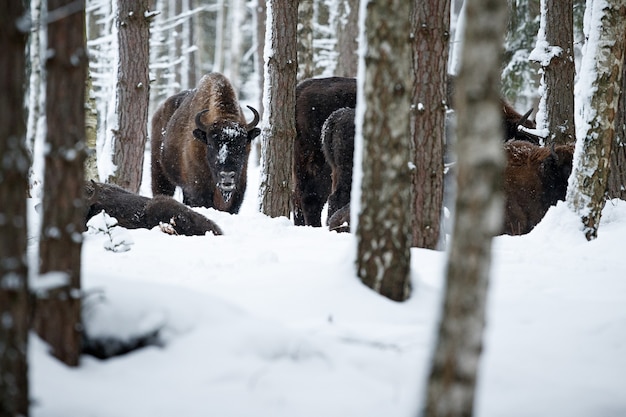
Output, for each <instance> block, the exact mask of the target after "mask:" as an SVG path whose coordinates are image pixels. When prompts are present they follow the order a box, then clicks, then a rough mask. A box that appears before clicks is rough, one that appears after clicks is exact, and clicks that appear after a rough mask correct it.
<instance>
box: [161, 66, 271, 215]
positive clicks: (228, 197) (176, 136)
mask: <svg viewBox="0 0 626 417" xmlns="http://www.w3.org/2000/svg"><path fill="white" fill-rule="evenodd" d="M248 108H249V109H250V110H251V111H252V113H254V119H253V121H252V122H250V123H247V122H246V120H245V117H244V114H243V111H242V109H241V107H240V106H239V102H238V101H237V97H236V95H235V90H234V89H233V87H232V85H231V84H230V82H229V81H228V79H227V78H226V77H224V76H223V75H221V74H217V73H213V74H208V75H205V76H204V77H202V79H201V80H200V82H199V84H198V87H197V88H195V89H194V90H187V91H183V92H181V93H178V94H176V95H174V96H172V97H170V98H168V99H167V100H166V101H165V102H164V103H163V104H161V106H160V107H159V108H158V109H157V110H156V112H155V113H154V115H153V117H152V131H151V146H152V193H153V194H154V195H155V196H156V195H158V194H164V195H170V196H171V195H173V194H174V191H175V189H176V187H177V186H179V187H180V188H181V189H182V191H183V202H184V203H185V204H187V205H190V206H203V207H213V208H215V209H217V210H221V211H227V212H229V213H237V212H238V211H239V208H240V207H241V203H242V202H243V197H244V193H245V191H246V182H247V178H246V175H247V167H248V156H249V154H250V142H251V141H252V139H254V138H255V137H256V136H258V135H259V133H260V132H261V131H260V129H258V128H257V127H256V125H257V124H258V122H259V114H258V112H257V111H256V110H255V109H254V108H252V107H250V106H248Z"/></svg>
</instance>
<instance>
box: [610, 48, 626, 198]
mask: <svg viewBox="0 0 626 417" xmlns="http://www.w3.org/2000/svg"><path fill="white" fill-rule="evenodd" d="M622 65H623V66H622V88H621V92H620V99H619V105H618V108H617V114H616V115H615V140H614V141H613V148H612V149H611V168H610V170H609V190H608V192H609V198H621V199H622V200H626V54H624V62H623V63H622Z"/></svg>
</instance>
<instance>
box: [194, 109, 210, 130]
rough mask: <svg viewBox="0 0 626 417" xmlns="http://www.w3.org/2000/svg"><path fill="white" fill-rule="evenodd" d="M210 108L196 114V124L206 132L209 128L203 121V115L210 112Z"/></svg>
mask: <svg viewBox="0 0 626 417" xmlns="http://www.w3.org/2000/svg"><path fill="white" fill-rule="evenodd" d="M208 111H209V109H204V110H202V111H199V112H198V114H196V126H198V129H200V130H202V131H203V132H206V131H207V130H208V127H207V125H205V124H204V123H202V120H201V119H202V116H204V113H206V112H208Z"/></svg>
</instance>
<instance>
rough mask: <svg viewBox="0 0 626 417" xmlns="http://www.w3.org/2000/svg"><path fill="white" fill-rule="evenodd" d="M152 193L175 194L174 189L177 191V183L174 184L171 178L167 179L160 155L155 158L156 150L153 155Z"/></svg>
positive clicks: (154, 194)
mask: <svg viewBox="0 0 626 417" xmlns="http://www.w3.org/2000/svg"><path fill="white" fill-rule="evenodd" d="M151 173H152V195H153V196H156V195H160V194H162V195H167V196H172V195H174V191H176V185H175V184H172V182H171V181H170V180H168V179H167V177H166V176H165V174H164V173H163V168H162V167H161V162H160V161H159V159H158V157H157V158H155V156H154V152H153V155H152V166H151Z"/></svg>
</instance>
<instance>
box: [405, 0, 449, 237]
mask: <svg viewBox="0 0 626 417" xmlns="http://www.w3.org/2000/svg"><path fill="white" fill-rule="evenodd" d="M411 24H412V33H413V36H414V37H415V40H414V42H413V77H414V80H415V81H414V83H413V97H412V102H411V136H412V139H413V140H412V141H411V145H412V146H411V160H412V162H413V166H414V167H415V170H414V172H413V176H412V187H411V191H412V197H411V213H412V215H413V227H412V236H413V239H412V244H413V246H417V247H420V248H428V249H436V248H437V246H438V245H439V241H440V226H441V211H442V205H443V143H444V138H445V133H444V129H445V120H446V111H447V109H448V103H447V102H446V97H447V94H446V78H447V69H448V54H449V50H450V48H449V42H450V2H449V1H448V0H414V1H413V8H412V15H411ZM450 104H451V103H450Z"/></svg>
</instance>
